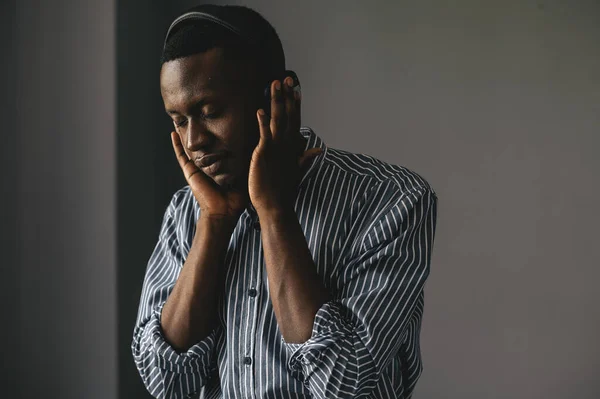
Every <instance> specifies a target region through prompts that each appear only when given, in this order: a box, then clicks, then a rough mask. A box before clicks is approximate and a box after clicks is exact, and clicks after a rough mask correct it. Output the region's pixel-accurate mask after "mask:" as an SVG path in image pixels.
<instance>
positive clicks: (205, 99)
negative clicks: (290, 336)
mask: <svg viewBox="0 0 600 399" xmlns="http://www.w3.org/2000/svg"><path fill="white" fill-rule="evenodd" d="M213 97H214V94H213V93H211V94H207V95H205V96H202V97H201V98H200V99H199V100H197V101H195V102H194V103H193V104H192V105H191V106H190V110H192V111H193V110H196V109H198V108H201V107H202V106H203V105H204V104H205V103H206V102H208V101H210V100H212V99H213ZM165 111H166V112H167V114H169V115H181V114H180V113H179V112H178V111H175V110H173V109H166V110H165Z"/></svg>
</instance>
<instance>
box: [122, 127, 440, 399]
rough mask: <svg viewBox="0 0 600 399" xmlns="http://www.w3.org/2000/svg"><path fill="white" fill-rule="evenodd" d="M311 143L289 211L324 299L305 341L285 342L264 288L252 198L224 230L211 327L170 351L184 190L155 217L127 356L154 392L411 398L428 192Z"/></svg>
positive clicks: (427, 254)
mask: <svg viewBox="0 0 600 399" xmlns="http://www.w3.org/2000/svg"><path fill="white" fill-rule="evenodd" d="M301 133H302V135H303V136H304V137H306V138H307V139H308V140H307V145H306V149H309V148H315V147H320V148H322V149H323V152H322V153H321V154H320V155H319V156H317V157H316V158H314V160H313V161H312V162H311V164H310V167H309V168H308V169H307V170H306V172H305V174H304V176H303V177H302V179H301V182H300V187H299V190H298V195H297V198H296V203H295V210H296V213H297V216H298V221H299V223H300V226H301V228H302V230H303V231H304V233H305V236H306V241H307V243H308V248H309V250H310V252H311V254H312V256H313V260H314V263H315V265H316V268H317V272H318V274H319V276H320V277H321V281H322V282H323V284H324V286H325V287H326V288H327V289H328V290H329V292H330V293H331V295H332V299H331V300H330V301H328V302H326V303H325V304H323V306H322V307H321V308H320V309H319V310H318V311H317V314H316V316H315V319H314V324H313V329H312V335H311V337H310V339H309V340H308V341H306V342H304V343H288V342H286V341H285V340H284V339H283V337H282V335H281V333H280V330H279V328H278V325H277V319H276V318H275V313H274V312H273V307H272V303H271V299H270V296H269V280H268V276H267V271H266V268H265V262H264V254H263V249H262V245H261V233H260V223H259V220H258V216H257V214H256V211H255V210H254V208H253V207H252V206H251V205H249V206H248V208H246V210H244V212H243V213H242V214H241V216H240V218H239V219H238V222H237V225H236V227H235V229H234V231H233V233H232V236H231V239H230V242H229V246H228V249H227V254H226V256H225V261H224V267H225V268H226V277H225V280H224V281H225V285H224V289H223V292H222V294H221V296H220V299H219V302H218V303H219V308H218V314H219V320H220V323H219V324H218V326H217V327H215V329H213V330H212V332H211V333H210V334H209V335H208V336H207V337H206V338H204V339H202V340H201V341H200V342H198V343H196V344H195V345H193V346H192V347H191V348H189V350H187V352H184V353H178V352H176V351H175V350H174V349H173V348H172V347H171V346H170V345H169V344H168V343H167V342H166V341H165V339H164V336H163V334H162V331H161V327H160V317H161V311H162V307H163V306H164V304H165V301H166V300H167V297H168V295H169V293H170V292H171V290H172V289H173V286H174V285H175V281H176V280H177V277H178V275H179V272H180V271H181V268H182V266H183V264H184V261H185V259H186V257H187V254H188V253H189V251H190V246H191V243H192V239H193V237H194V234H195V227H196V221H197V220H198V218H199V216H200V209H199V206H198V203H197V201H196V200H195V198H194V196H193V195H192V193H191V190H190V188H189V186H186V187H184V188H182V189H180V190H179V191H177V192H176V193H175V195H174V196H173V198H172V200H171V202H170V204H169V206H168V207H167V210H166V212H165V215H164V218H163V221H162V227H161V230H160V234H159V238H158V243H157V244H156V247H155V248H154V251H153V253H152V255H151V257H150V260H149V263H148V266H147V270H146V275H145V279H144V284H143V288H142V294H141V300H140V306H139V312H138V317H137V321H136V326H135V329H134V333H133V342H132V351H133V357H134V360H135V363H136V365H137V368H138V370H139V373H140V376H141V377H142V380H143V382H144V384H145V386H146V388H147V389H148V391H149V392H150V393H151V394H152V395H154V396H155V397H158V398H190V397H196V398H205V399H208V398H223V397H224V398H260V399H262V398H277V399H285V398H327V399H331V398H354V397H364V398H372V399H383V398H410V397H411V394H412V392H413V388H414V386H415V383H416V382H417V380H418V378H419V376H420V374H421V371H422V363H421V356H420V347H419V334H420V328H421V318H422V315H423V286H424V283H425V280H426V278H427V276H428V274H429V267H430V259H431V251H432V245H433V240H434V234H435V224H436V209H437V196H436V194H435V192H434V191H433V189H432V188H431V187H430V185H429V184H428V183H427V182H426V181H425V180H424V179H423V178H422V177H421V176H419V175H418V174H416V173H415V172H413V171H410V170H408V169H407V168H405V167H401V166H396V165H390V164H388V163H385V162H382V161H380V160H378V159H375V158H373V157H371V156H367V155H362V154H353V153H350V152H347V151H343V150H339V149H334V148H329V147H327V146H326V145H325V143H324V142H323V140H322V139H321V138H320V137H319V136H317V135H316V134H315V133H314V131H312V130H311V129H310V128H307V127H303V128H302V129H301Z"/></svg>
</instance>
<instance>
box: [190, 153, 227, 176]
mask: <svg viewBox="0 0 600 399" xmlns="http://www.w3.org/2000/svg"><path fill="white" fill-rule="evenodd" d="M225 156H226V154H225V153H223V152H220V153H215V154H207V155H204V156H202V157H200V158H197V159H196V162H195V164H196V166H197V167H198V168H200V169H202V171H203V172H204V173H206V174H210V175H212V174H215V173H216V172H218V171H219V169H220V168H221V166H223V159H224V158H225Z"/></svg>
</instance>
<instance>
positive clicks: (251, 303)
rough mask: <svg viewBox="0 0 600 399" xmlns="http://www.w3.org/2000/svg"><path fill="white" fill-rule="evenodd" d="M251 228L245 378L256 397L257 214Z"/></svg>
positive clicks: (259, 254)
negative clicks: (251, 251) (251, 242)
mask: <svg viewBox="0 0 600 399" xmlns="http://www.w3.org/2000/svg"><path fill="white" fill-rule="evenodd" d="M249 224H250V230H251V231H252V240H253V244H254V245H253V248H254V249H255V251H253V253H252V259H251V263H252V267H250V268H249V270H250V273H249V274H250V275H249V277H248V285H247V287H248V288H247V291H246V293H245V295H247V301H246V303H247V309H246V311H247V312H248V315H249V317H248V320H249V325H248V326H246V328H248V332H247V334H245V337H246V338H245V342H244V351H245V352H244V356H245V357H244V362H243V363H244V374H245V378H244V380H245V381H247V382H248V389H249V391H250V392H249V395H248V397H251V398H256V397H257V396H256V395H257V392H256V389H255V374H256V371H257V370H256V368H257V365H256V362H257V361H259V359H256V356H255V353H256V351H255V349H256V331H257V328H258V311H259V306H258V305H259V303H258V301H259V300H260V296H259V293H260V288H261V287H260V281H261V278H262V266H261V265H262V262H263V255H262V243H261V238H260V222H259V220H258V217H257V216H256V214H254V215H253V217H251V218H249Z"/></svg>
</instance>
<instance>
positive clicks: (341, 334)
mask: <svg viewBox="0 0 600 399" xmlns="http://www.w3.org/2000/svg"><path fill="white" fill-rule="evenodd" d="M397 197H398V198H397V199H395V200H391V201H390V205H388V206H385V207H383V209H382V210H381V211H380V212H378V213H377V214H376V215H374V217H373V218H371V219H370V222H369V224H368V226H367V227H366V228H365V229H364V231H365V232H364V233H362V234H360V237H359V239H358V244H357V245H359V246H358V248H359V250H358V251H353V253H354V255H352V256H351V257H350V258H351V259H350V260H349V261H348V262H346V264H345V266H344V267H343V269H342V270H341V275H342V276H345V277H344V278H343V279H344V280H343V285H342V287H341V289H340V290H338V292H336V293H335V295H334V296H333V299H332V300H330V301H328V302H326V303H325V304H323V306H322V307H321V308H320V309H319V310H318V311H317V313H316V315H315V319H314V324H313V329H312V334H311V337H310V338H309V339H308V340H307V341H306V342H304V343H287V342H285V340H284V339H283V337H282V344H283V346H284V347H285V348H287V351H288V353H289V355H290V356H289V357H288V364H287V367H288V371H289V372H290V373H291V375H292V376H294V377H295V378H297V379H298V380H300V381H302V382H303V383H304V385H305V386H306V387H307V388H308V389H309V390H310V391H311V392H312V394H313V396H314V397H315V398H350V397H352V398H354V397H370V395H371V394H372V392H373V391H374V389H375V388H376V385H377V383H378V380H379V377H380V375H381V373H382V372H383V371H384V370H385V369H386V367H387V366H388V365H389V364H390V362H391V360H392V357H393V356H395V355H396V353H397V352H398V349H399V348H400V345H401V344H402V341H403V339H404V337H406V336H407V335H411V334H412V335H414V334H415V332H414V331H410V332H409V331H408V330H414V329H415V325H416V326H418V327H417V328H420V323H415V321H414V320H413V319H414V317H415V314H416V313H419V310H418V308H419V307H422V291H423V286H424V283H425V280H426V278H427V276H428V274H429V267H430V260H431V250H432V245H433V240H434V234H435V224H436V209H437V196H436V194H435V192H433V190H431V189H428V188H416V189H413V190H411V191H409V192H407V193H405V194H403V195H401V196H397ZM419 317H420V316H419ZM417 334H418V331H417ZM419 367H420V363H419ZM419 371H420V370H419ZM418 374H419V373H417V375H416V376H413V377H412V378H413V379H414V381H412V383H410V388H407V387H406V385H405V382H403V386H404V387H405V389H404V397H405V398H408V397H410V396H411V394H412V388H413V387H414V383H415V382H416V379H417V378H418Z"/></svg>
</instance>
